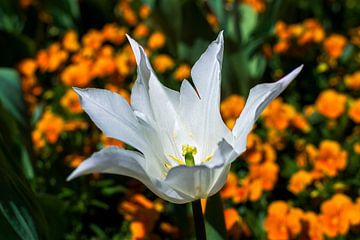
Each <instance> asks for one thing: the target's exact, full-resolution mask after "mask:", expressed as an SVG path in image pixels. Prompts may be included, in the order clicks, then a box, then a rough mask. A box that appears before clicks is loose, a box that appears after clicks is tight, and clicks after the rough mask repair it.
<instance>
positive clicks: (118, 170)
mask: <svg viewBox="0 0 360 240" xmlns="http://www.w3.org/2000/svg"><path fill="white" fill-rule="evenodd" d="M144 160H145V159H144V158H143V156H142V154H140V153H138V152H135V151H129V150H125V149H121V148H118V147H109V148H105V149H103V150H101V151H99V152H97V153H94V154H93V155H92V156H91V157H90V158H89V159H87V160H85V161H84V162H82V163H81V164H80V166H79V167H78V168H77V169H75V170H74V172H72V173H71V175H70V176H69V177H68V178H67V180H68V181H70V180H72V179H74V178H76V177H79V176H82V175H85V174H90V173H111V174H119V175H124V176H128V177H133V178H136V179H138V180H139V181H141V182H142V183H143V184H145V185H146V186H147V187H148V188H149V189H150V190H151V191H152V192H153V193H155V194H156V195H158V196H159V197H161V198H163V199H165V200H167V201H169V202H173V203H185V202H189V201H191V199H190V198H189V197H188V196H186V195H184V194H181V193H178V192H177V191H174V190H173V189H171V188H170V187H169V186H167V185H166V184H165V183H163V182H161V181H159V180H156V179H153V178H150V177H149V176H148V175H147V174H146V172H145V171H144V169H143V167H142V164H143V162H144Z"/></svg>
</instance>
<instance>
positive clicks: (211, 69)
mask: <svg viewBox="0 0 360 240" xmlns="http://www.w3.org/2000/svg"><path fill="white" fill-rule="evenodd" d="M128 40H129V42H130V44H131V47H132V50H133V52H134V54H135V58H136V62H137V80H136V82H135V84H134V87H133V89H132V93H131V105H129V104H128V102H127V101H126V100H125V99H124V98H122V97H121V96H120V95H118V94H116V93H113V92H110V91H107V90H102V89H95V88H86V89H80V88H74V89H75V91H76V92H77V94H78V95H79V98H80V102H81V105H82V107H83V109H84V110H85V111H86V113H87V114H88V115H89V116H90V118H91V119H92V121H93V122H94V123H95V124H96V125H97V127H99V128H100V129H101V130H102V131H103V132H104V133H105V134H106V135H107V136H108V137H111V138H115V139H118V140H121V141H123V142H125V143H127V144H128V145H130V146H132V147H133V148H134V149H136V150H126V149H121V148H118V147H108V148H104V149H102V150H101V151H99V152H96V153H94V154H93V155H92V156H91V157H90V158H89V159H87V160H86V161H84V162H82V163H81V164H80V166H79V167H78V168H77V169H75V170H74V172H73V173H72V174H71V175H70V176H69V177H68V180H71V179H73V178H76V177H79V176H81V175H84V174H90V173H97V172H101V173H112V174H120V175H125V176H129V177H133V178H136V179H138V180H139V181H141V182H142V183H143V184H145V185H146V186H147V187H148V188H149V189H150V190H151V191H152V192H154V193H155V194H156V195H158V196H159V197H161V198H163V199H165V200H167V201H169V202H173V203H187V202H192V201H195V200H198V199H200V198H207V197H209V196H211V195H214V194H215V193H217V192H218V191H219V190H220V189H221V188H222V187H223V185H224V183H225V181H226V178H227V174H228V171H229V169H230V165H231V163H232V162H233V161H234V160H235V159H236V158H237V157H238V156H239V155H240V154H241V153H243V152H244V151H245V150H246V140H247V136H248V134H249V132H250V131H251V129H252V127H253V125H254V123H255V121H256V120H257V118H258V117H259V115H260V113H261V112H262V111H263V109H264V108H265V107H266V106H267V105H268V104H269V103H270V102H271V101H272V100H273V99H274V98H276V97H277V96H278V95H279V94H280V93H281V92H282V91H283V90H284V89H285V88H286V87H287V86H288V85H289V84H290V83H291V81H292V80H293V79H294V78H295V77H296V76H297V75H298V74H299V72H300V71H301V69H302V66H300V67H298V68H296V69H295V70H293V71H292V72H291V73H290V74H288V75H286V76H285V77H284V78H282V79H281V80H279V81H277V82H274V83H265V84H259V85H257V86H255V87H254V88H252V89H251V90H250V93H249V96H248V99H247V102H246V105H245V107H244V109H243V111H242V113H241V115H240V117H239V118H238V119H237V121H236V123H235V126H234V128H233V130H232V131H231V130H229V129H228V128H227V126H226V125H225V123H224V122H223V120H222V118H221V115H220V83H221V65H222V58H223V45H224V41H223V34H222V32H221V33H220V34H219V36H218V37H217V39H216V40H215V41H213V42H212V43H211V44H210V45H209V47H208V48H207V50H206V51H205V52H204V53H203V54H202V55H201V57H200V59H199V60H198V61H197V62H196V63H195V65H194V66H193V68H192V70H191V77H192V81H193V84H191V83H190V82H189V81H188V80H184V81H183V82H182V84H181V88H180V92H178V91H174V90H172V89H169V88H167V87H165V86H163V85H162V84H161V83H160V81H159V80H158V79H157V77H156V75H155V72H154V70H153V69H152V67H151V65H150V62H149V60H148V58H147V57H146V54H145V51H144V49H143V48H142V47H141V46H140V45H139V44H138V43H137V42H135V41H134V40H133V39H132V38H130V37H129V36H128Z"/></svg>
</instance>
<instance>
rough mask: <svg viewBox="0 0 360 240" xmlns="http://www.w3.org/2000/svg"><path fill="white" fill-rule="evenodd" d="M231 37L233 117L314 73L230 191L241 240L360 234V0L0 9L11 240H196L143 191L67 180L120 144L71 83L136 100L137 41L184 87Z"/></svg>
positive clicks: (280, 110) (257, 134)
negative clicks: (205, 56)
mask: <svg viewBox="0 0 360 240" xmlns="http://www.w3.org/2000/svg"><path fill="white" fill-rule="evenodd" d="M220 30H224V35H225V53H224V62H223V69H222V77H223V80H222V103H221V114H222V116H223V119H224V121H225V122H226V124H227V125H228V126H229V128H231V127H232V126H233V125H234V122H235V120H236V118H237V117H238V116H239V114H240V113H241V110H242V108H243V106H244V103H245V99H246V97H247V94H248V92H249V89H250V88H251V87H253V86H254V85H255V84H257V83H260V82H273V81H276V80H278V79H279V78H281V77H282V76H283V75H284V74H286V73H288V72H289V71H290V70H292V69H294V68H295V67H297V66H299V65H300V64H304V65H305V67H304V69H303V71H302V72H301V74H300V75H299V77H298V78H297V79H296V80H295V81H294V83H292V84H291V85H290V86H289V88H288V89H287V90H286V91H285V92H284V94H282V95H281V97H280V98H278V99H276V100H275V101H274V102H273V103H271V104H270V106H269V107H268V108H266V109H265V111H264V113H263V114H262V116H261V117H260V119H259V121H258V122H257V124H256V126H255V128H254V130H253V131H252V133H251V134H250V135H249V138H248V143H247V144H248V150H247V151H246V152H245V153H244V154H243V155H242V156H241V157H239V159H238V160H237V161H236V162H234V163H233V166H232V172H231V174H230V175H229V178H228V180H227V183H226V185H225V187H224V188H223V190H222V191H221V196H222V198H223V201H224V207H225V212H224V214H225V217H226V229H227V232H228V235H229V237H230V239H274V240H281V239H285V240H286V239H302V240H305V239H312V240H321V239H360V197H359V195H360V161H359V159H360V135H359V133H360V126H359V124H360V98H359V97H360V91H359V90H360V4H359V2H358V1H356V0H318V1H307V0H276V1H275V0H208V1H205V0H196V1H194V0H166V1H165V0H164V1H161V0H142V1H141V0H119V1H116V0H0V49H1V50H0V51H1V57H0V143H1V144H0V235H1V238H3V239H67V240H71V239H191V238H192V236H193V234H194V233H193V232H192V229H193V228H192V227H191V226H189V225H191V223H192V220H191V211H190V209H189V206H187V205H174V204H170V203H167V202H164V201H163V200H161V199H159V198H157V197H156V196H155V195H154V194H152V193H151V192H150V191H149V190H147V189H146V188H145V187H144V186H143V185H142V184H141V183H140V182H138V181H136V180H134V179H130V178H127V177H123V176H115V175H100V174H93V175H89V176H84V177H81V178H79V179H76V180H74V181H71V182H66V180H65V179H66V177H67V176H68V175H69V174H70V172H71V171H72V170H73V169H74V168H76V167H77V166H78V165H79V164H80V163H81V162H82V161H83V160H85V159H86V158H87V157H89V156H90V155H91V154H92V153H93V152H95V151H97V150H99V149H101V148H103V147H105V146H110V145H116V146H119V147H123V148H126V147H127V146H126V145H125V144H124V143H122V142H119V141H117V140H115V139H110V138H107V137H106V136H105V135H103V134H102V133H101V132H100V131H99V129H97V128H96V126H95V125H94V124H93V123H92V122H91V121H90V119H89V118H88V116H87V115H86V114H85V113H84V112H83V110H82V108H81V106H80V104H79V102H78V98H77V95H76V94H75V92H74V91H73V90H72V89H71V87H74V86H76V87H97V88H105V89H109V90H111V91H114V92H117V93H119V94H120V95H122V96H123V97H124V98H125V99H127V100H128V101H129V96H130V92H131V87H132V84H133V83H134V81H135V79H136V64H135V59H134V56H133V54H132V51H131V48H130V46H129V44H128V42H127V40H126V38H125V34H126V33H128V34H129V35H131V36H132V37H133V38H135V39H136V40H137V41H139V42H140V43H141V44H142V45H143V46H144V47H145V49H146V52H147V54H148V56H149V58H150V61H151V63H152V65H153V67H154V69H155V71H156V72H157V74H158V77H159V79H160V80H161V81H162V82H163V83H164V84H165V85H166V86H168V87H171V88H173V89H176V90H178V89H179V86H180V84H181V81H182V80H183V79H184V78H188V79H189V78H190V69H191V66H192V65H193V64H194V63H195V61H196V60H197V59H198V58H199V56H200V55H201V53H202V52H203V51H204V50H205V49H206V47H207V46H208V44H209V43H210V42H211V41H212V40H214V39H215V38H216V35H217V34H218V32H219V31H220Z"/></svg>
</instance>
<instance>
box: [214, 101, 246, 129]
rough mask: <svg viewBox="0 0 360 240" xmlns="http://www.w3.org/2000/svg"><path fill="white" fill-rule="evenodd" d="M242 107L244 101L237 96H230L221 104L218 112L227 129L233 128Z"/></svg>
mask: <svg viewBox="0 0 360 240" xmlns="http://www.w3.org/2000/svg"><path fill="white" fill-rule="evenodd" d="M244 106H245V100H244V98H243V97H241V96H239V95H231V96H229V97H227V98H226V99H224V100H223V101H222V102H221V105H220V112H221V115H222V117H223V118H224V120H225V123H226V125H227V126H228V127H229V128H232V127H233V126H234V124H235V121H236V119H237V118H238V117H239V116H240V113H241V111H242V110H243V108H244Z"/></svg>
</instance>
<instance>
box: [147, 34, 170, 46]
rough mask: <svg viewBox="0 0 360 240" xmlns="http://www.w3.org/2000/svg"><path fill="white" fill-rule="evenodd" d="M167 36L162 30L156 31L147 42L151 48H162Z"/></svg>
mask: <svg viewBox="0 0 360 240" xmlns="http://www.w3.org/2000/svg"><path fill="white" fill-rule="evenodd" d="M165 40H166V39H165V36H164V34H162V33H161V32H154V33H153V34H151V36H150V38H149V40H148V42H147V46H148V47H149V48H150V49H159V48H162V47H163V46H164V44H165Z"/></svg>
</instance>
